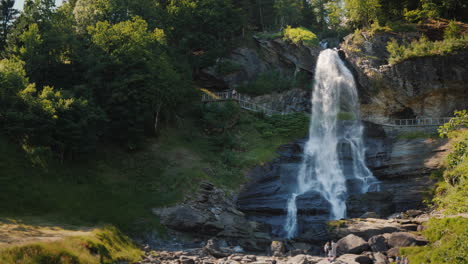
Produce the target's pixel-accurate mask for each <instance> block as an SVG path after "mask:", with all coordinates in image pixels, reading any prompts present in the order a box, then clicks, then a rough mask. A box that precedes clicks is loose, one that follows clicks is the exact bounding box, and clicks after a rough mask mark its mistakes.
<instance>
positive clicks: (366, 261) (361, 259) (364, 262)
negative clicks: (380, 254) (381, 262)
mask: <svg viewBox="0 0 468 264" xmlns="http://www.w3.org/2000/svg"><path fill="white" fill-rule="evenodd" d="M354 261H356V262H357V263H359V264H373V263H374V261H372V259H371V258H370V257H368V256H358V257H356V258H355V259H354Z"/></svg>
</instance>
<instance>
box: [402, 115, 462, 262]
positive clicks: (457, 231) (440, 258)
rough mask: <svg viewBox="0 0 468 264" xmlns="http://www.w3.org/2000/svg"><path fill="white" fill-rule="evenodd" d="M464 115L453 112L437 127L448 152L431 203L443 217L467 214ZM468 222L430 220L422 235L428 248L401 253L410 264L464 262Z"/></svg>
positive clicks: (448, 218)
mask: <svg viewBox="0 0 468 264" xmlns="http://www.w3.org/2000/svg"><path fill="white" fill-rule="evenodd" d="M467 128H468V112H467V111H466V110H463V111H457V112H455V117H454V118H452V119H451V120H450V122H448V123H447V124H445V125H443V126H441V127H440V129H439V132H440V135H441V136H442V137H445V136H448V138H449V139H450V141H451V149H450V152H449V154H448V155H447V157H446V159H445V164H444V168H443V169H442V171H439V172H436V173H435V175H434V176H436V177H439V178H440V182H439V183H437V185H436V188H435V192H434V197H433V198H432V203H433V205H435V206H436V207H435V208H436V209H437V210H439V211H442V212H443V213H444V214H445V215H456V214H459V213H468V200H467V199H468V147H467V146H468V129H467ZM467 225H468V219H467V218H466V217H453V216H448V217H446V218H441V219H437V218H433V219H430V220H429V222H427V223H426V224H425V229H424V231H423V232H422V233H423V235H424V236H425V237H426V238H427V239H428V240H429V242H430V244H429V245H428V246H425V247H410V248H403V249H401V254H403V255H408V256H409V259H410V262H411V263H434V264H435V263H454V264H462V263H466V262H467V261H468V253H467V252H468V229H467V228H466V227H467Z"/></svg>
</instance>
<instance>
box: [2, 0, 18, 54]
mask: <svg viewBox="0 0 468 264" xmlns="http://www.w3.org/2000/svg"><path fill="white" fill-rule="evenodd" d="M14 4H15V1H14V0H1V1H0V19H1V32H0V35H1V39H0V45H1V48H2V49H3V48H4V47H5V44H6V40H7V37H8V33H9V31H10V28H11V25H12V22H13V20H14V19H15V16H16V15H17V14H18V10H16V9H14V8H13V6H14Z"/></svg>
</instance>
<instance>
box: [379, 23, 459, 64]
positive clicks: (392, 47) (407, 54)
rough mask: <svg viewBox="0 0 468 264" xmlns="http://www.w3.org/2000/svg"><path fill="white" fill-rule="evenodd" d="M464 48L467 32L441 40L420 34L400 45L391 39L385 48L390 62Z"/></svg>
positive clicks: (446, 52) (447, 52)
mask: <svg viewBox="0 0 468 264" xmlns="http://www.w3.org/2000/svg"><path fill="white" fill-rule="evenodd" d="M446 32H447V31H446ZM446 35H449V34H446ZM466 48H468V34H462V35H458V37H450V38H446V39H444V40H441V41H430V40H429V39H428V38H427V37H425V36H422V37H421V38H420V39H418V40H414V41H412V42H411V43H410V44H405V43H403V44H401V45H400V44H398V42H397V41H396V40H395V39H393V40H391V41H389V42H388V44H387V50H388V52H389V54H390V55H389V59H388V61H389V63H390V64H395V63H398V62H401V61H404V60H407V59H409V58H415V57H426V56H434V55H446V54H450V53H453V52H454V51H457V50H461V49H466Z"/></svg>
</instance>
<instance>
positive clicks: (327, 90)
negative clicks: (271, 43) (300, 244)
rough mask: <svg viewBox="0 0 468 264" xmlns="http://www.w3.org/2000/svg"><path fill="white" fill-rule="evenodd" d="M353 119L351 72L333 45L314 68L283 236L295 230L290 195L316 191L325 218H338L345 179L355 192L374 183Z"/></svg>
mask: <svg viewBox="0 0 468 264" xmlns="http://www.w3.org/2000/svg"><path fill="white" fill-rule="evenodd" d="M343 119H346V121H343ZM359 120H360V119H359V98H358V94H357V89H356V84H355V82H354V78H353V75H352V74H351V72H350V71H349V70H348V69H347V68H346V66H345V65H344V63H343V61H342V60H341V59H340V57H339V55H338V52H337V51H336V50H332V49H327V50H324V51H322V52H321V53H320V56H319V58H318V61H317V67H316V72H315V83H314V91H313V94H312V114H311V122H310V128H309V139H308V141H307V143H306V144H305V147H304V153H303V160H302V163H301V165H300V169H299V172H298V174H297V182H296V185H295V190H294V191H293V193H292V195H291V198H290V199H289V201H288V204H287V206H288V214H287V219H286V224H285V232H286V235H287V237H288V238H292V237H294V236H295V235H296V232H297V229H298V223H297V205H296V199H297V198H298V197H299V196H301V195H303V194H305V193H306V192H308V191H312V190H313V191H317V192H319V193H320V194H321V196H322V197H323V198H324V199H326V200H327V201H328V203H329V205H330V219H341V218H344V217H346V204H345V201H346V197H347V194H348V190H347V189H348V187H347V184H348V182H349V181H350V180H351V181H354V182H357V186H358V190H357V192H360V193H364V192H367V191H369V190H370V188H378V183H377V180H376V179H375V178H374V176H373V175H372V172H371V171H370V170H369V169H368V168H367V166H366V164H365V148H364V143H363V139H362V135H363V126H362V124H361V122H360V121H359ZM340 125H341V128H340ZM344 150H347V154H346V156H347V158H348V159H351V162H350V165H349V166H346V168H345V166H344V165H343V162H342V160H343V157H342V155H343V154H342V151H344Z"/></svg>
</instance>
